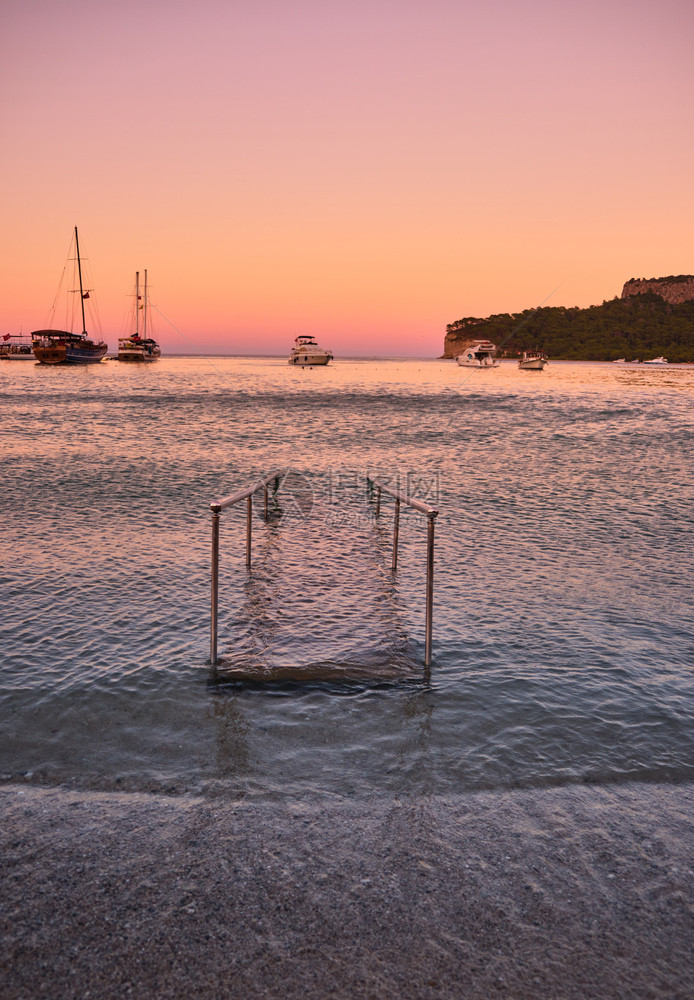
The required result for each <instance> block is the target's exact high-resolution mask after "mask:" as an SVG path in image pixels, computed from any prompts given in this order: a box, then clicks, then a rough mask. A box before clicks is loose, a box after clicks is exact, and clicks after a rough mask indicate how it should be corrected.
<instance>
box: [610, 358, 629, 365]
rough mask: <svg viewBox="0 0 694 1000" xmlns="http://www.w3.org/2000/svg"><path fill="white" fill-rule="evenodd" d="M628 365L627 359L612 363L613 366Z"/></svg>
mask: <svg viewBox="0 0 694 1000" xmlns="http://www.w3.org/2000/svg"><path fill="white" fill-rule="evenodd" d="M626 363H627V359H626V358H617V360H616V361H613V362H612V364H613V365H625V364H626Z"/></svg>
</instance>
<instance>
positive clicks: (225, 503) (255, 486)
mask: <svg viewBox="0 0 694 1000" xmlns="http://www.w3.org/2000/svg"><path fill="white" fill-rule="evenodd" d="M287 472H288V469H280V470H279V471H278V472H271V473H270V474H269V475H267V476H265V477H264V478H263V479H259V480H258V481H257V482H255V483H251V485H250V486H244V488H243V489H241V490H237V492H236V493H231V494H229V496H228V497H224V498H223V499H222V500H214V501H213V502H212V503H211V504H210V510H211V511H212V584H211V591H212V592H211V595H210V662H211V664H212V666H213V667H215V666H216V665H217V612H218V606H219V515H220V514H221V513H222V511H223V510H226V509H227V507H231V506H232V505H233V504H235V503H239V502H240V501H241V500H246V566H250V565H251V513H252V510H253V496H254V494H255V493H259V492H260V490H263V491H264V493H265V520H266V521H267V500H268V496H267V488H268V484H269V483H271V482H272V480H273V479H274V480H275V492H277V490H278V489H279V484H280V478H281V477H283V476H285V475H286V473H287Z"/></svg>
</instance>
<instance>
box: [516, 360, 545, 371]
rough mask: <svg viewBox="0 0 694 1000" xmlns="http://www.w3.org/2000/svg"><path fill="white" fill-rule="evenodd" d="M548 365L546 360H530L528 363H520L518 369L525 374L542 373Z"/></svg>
mask: <svg viewBox="0 0 694 1000" xmlns="http://www.w3.org/2000/svg"><path fill="white" fill-rule="evenodd" d="M546 364H547V362H546V361H545V359H544V358H530V359H529V360H528V361H519V362H518V367H519V368H520V369H521V371H524V372H541V371H542V370H543V368H544V367H545V365H546Z"/></svg>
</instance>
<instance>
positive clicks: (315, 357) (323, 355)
mask: <svg viewBox="0 0 694 1000" xmlns="http://www.w3.org/2000/svg"><path fill="white" fill-rule="evenodd" d="M332 359H333V353H332V351H325V350H323V348H322V347H319V346H318V344H317V343H316V338H315V337H311V336H309V335H307V334H302V335H300V336H299V337H297V338H296V340H295V341H294V347H292V350H291V353H290V355H289V362H288V363H289V364H290V365H301V367H302V368H306V367H307V366H312V365H327V364H328V362H329V361H332Z"/></svg>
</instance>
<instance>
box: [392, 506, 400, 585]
mask: <svg viewBox="0 0 694 1000" xmlns="http://www.w3.org/2000/svg"><path fill="white" fill-rule="evenodd" d="M399 532H400V501H399V500H396V501H395V521H394V523H393V572H395V570H396V569H397V568H398V534H399Z"/></svg>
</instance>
